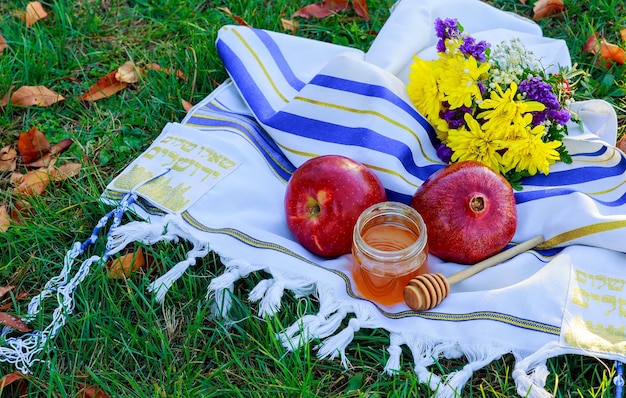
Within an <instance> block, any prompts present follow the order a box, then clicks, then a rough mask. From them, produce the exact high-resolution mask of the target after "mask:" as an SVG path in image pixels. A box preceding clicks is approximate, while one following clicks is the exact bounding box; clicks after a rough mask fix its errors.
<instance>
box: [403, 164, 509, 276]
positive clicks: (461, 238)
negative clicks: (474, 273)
mask: <svg viewBox="0 0 626 398" xmlns="http://www.w3.org/2000/svg"><path fill="white" fill-rule="evenodd" d="M411 205H412V206H413V208H414V209H415V210H417V211H418V212H419V213H420V214H421V215H422V217H423V218H424V222H425V223H426V230H427V231H428V247H429V250H430V253H432V254H433V255H435V256H437V257H439V258H441V259H442V260H445V261H453V262H456V263H459V264H473V263H476V262H478V261H481V260H484V259H485V258H487V257H490V256H492V255H494V254H496V253H498V252H499V251H501V250H502V249H503V248H504V247H505V246H506V245H507V244H508V243H509V242H510V241H511V239H512V238H513V235H514V234H515V228H516V226H517V213H516V209H515V196H514V195H513V188H512V187H511V185H510V184H509V182H508V181H507V180H506V179H505V178H504V177H502V176H501V175H500V174H498V173H496V172H495V171H493V170H492V169H491V168H489V167H488V166H486V165H484V164H482V163H480V162H476V161H473V160H466V161H461V162H457V163H452V164H451V165H448V166H446V167H444V168H443V169H441V170H438V171H437V172H435V173H433V174H432V175H431V176H430V177H429V178H428V179H427V180H426V181H424V184H422V186H421V187H419V189H418V190H417V191H416V192H415V194H414V195H413V200H412V202H411Z"/></svg>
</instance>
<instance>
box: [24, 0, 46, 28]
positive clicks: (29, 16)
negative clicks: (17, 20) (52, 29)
mask: <svg viewBox="0 0 626 398" xmlns="http://www.w3.org/2000/svg"><path fill="white" fill-rule="evenodd" d="M47 16H48V13H47V12H46V10H44V9H43V6H42V5H41V3H40V2H38V1H31V2H30V3H28V4H27V5H26V13H25V14H24V21H25V22H26V26H27V27H31V26H33V25H34V24H35V22H37V21H39V20H40V19H43V18H46V17H47Z"/></svg>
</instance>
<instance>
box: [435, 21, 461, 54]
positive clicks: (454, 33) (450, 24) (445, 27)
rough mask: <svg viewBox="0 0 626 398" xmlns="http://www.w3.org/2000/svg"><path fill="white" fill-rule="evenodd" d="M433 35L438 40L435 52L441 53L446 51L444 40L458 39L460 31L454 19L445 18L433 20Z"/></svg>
mask: <svg viewBox="0 0 626 398" xmlns="http://www.w3.org/2000/svg"><path fill="white" fill-rule="evenodd" d="M435 33H436V34H437V37H438V38H439V41H438V42H437V51H438V52H440V53H442V52H445V51H446V39H450V38H455V37H460V36H461V31H460V29H459V25H458V23H457V20H456V19H453V18H446V19H444V20H442V19H441V18H437V19H436V20H435Z"/></svg>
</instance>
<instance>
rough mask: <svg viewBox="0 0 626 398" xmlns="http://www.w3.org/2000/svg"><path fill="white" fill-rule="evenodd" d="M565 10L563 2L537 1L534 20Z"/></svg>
mask: <svg viewBox="0 0 626 398" xmlns="http://www.w3.org/2000/svg"><path fill="white" fill-rule="evenodd" d="M564 9H565V4H564V3H563V0H537V1H536V2H535V5H534V6H533V19H534V20H538V19H542V18H545V17H549V16H550V15H554V14H556V13H559V12H561V11H563V10H564Z"/></svg>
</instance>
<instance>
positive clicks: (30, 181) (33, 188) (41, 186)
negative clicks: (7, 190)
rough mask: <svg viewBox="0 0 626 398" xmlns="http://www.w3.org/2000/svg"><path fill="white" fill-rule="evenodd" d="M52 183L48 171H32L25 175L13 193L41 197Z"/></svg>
mask: <svg viewBox="0 0 626 398" xmlns="http://www.w3.org/2000/svg"><path fill="white" fill-rule="evenodd" d="M49 183H50V173H49V172H48V170H47V169H43V168H41V169H37V170H31V171H29V172H28V173H26V174H24V178H23V179H22V182H21V183H20V185H18V186H17V187H15V188H14V189H13V193H15V194H20V195H23V196H34V195H41V194H42V193H43V192H44V191H45V190H46V188H47V187H48V184H49Z"/></svg>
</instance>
